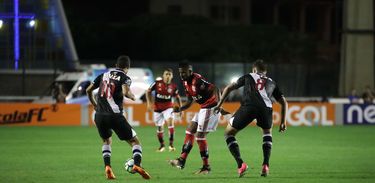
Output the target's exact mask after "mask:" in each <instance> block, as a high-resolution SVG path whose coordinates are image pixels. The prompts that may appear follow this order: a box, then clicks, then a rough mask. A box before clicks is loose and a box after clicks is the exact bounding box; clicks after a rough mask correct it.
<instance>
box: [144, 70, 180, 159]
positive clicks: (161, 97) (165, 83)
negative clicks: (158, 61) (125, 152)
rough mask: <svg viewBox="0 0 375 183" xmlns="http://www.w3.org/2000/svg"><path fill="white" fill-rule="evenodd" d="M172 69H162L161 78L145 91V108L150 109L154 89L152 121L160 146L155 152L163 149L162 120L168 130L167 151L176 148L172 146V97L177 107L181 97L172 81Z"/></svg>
mask: <svg viewBox="0 0 375 183" xmlns="http://www.w3.org/2000/svg"><path fill="white" fill-rule="evenodd" d="M172 78H173V70H172V69H170V68H167V69H165V70H164V73H163V79H162V80H157V81H155V82H154V83H153V84H152V85H151V86H150V88H149V89H148V90H147V92H146V99H147V110H148V111H152V106H151V103H152V99H151V92H152V91H155V102H154V122H155V125H156V127H157V137H158V140H159V143H160V147H159V148H158V149H157V152H163V151H164V150H165V145H164V139H163V136H164V122H165V121H166V122H167V123H168V130H169V147H168V148H169V151H170V152H171V151H175V150H176V148H175V147H174V146H173V137H174V121H173V120H174V119H173V103H172V97H175V98H176V101H177V103H178V108H180V107H181V99H180V95H179V94H178V89H177V85H176V84H175V83H172Z"/></svg>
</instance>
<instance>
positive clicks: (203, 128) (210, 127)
mask: <svg viewBox="0 0 375 183" xmlns="http://www.w3.org/2000/svg"><path fill="white" fill-rule="evenodd" d="M198 115H199V116H198V129H197V132H198V133H197V138H196V139H197V143H198V145H199V151H200V155H201V158H202V161H203V166H202V168H201V169H200V170H199V171H198V172H197V173H199V174H208V173H209V172H210V171H211V168H210V165H209V161H208V159H209V153H208V142H207V140H206V136H207V134H208V133H209V132H213V131H216V127H217V125H218V122H219V117H220V116H219V114H216V113H215V112H214V111H213V109H209V108H205V109H201V110H199V113H198Z"/></svg>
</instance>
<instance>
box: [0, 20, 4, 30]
mask: <svg viewBox="0 0 375 183" xmlns="http://www.w3.org/2000/svg"><path fill="white" fill-rule="evenodd" d="M3 23H4V22H3V20H0V29H1V28H2V27H3Z"/></svg>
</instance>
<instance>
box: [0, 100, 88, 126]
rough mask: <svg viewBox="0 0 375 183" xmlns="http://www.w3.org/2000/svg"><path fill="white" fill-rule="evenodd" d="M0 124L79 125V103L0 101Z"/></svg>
mask: <svg viewBox="0 0 375 183" xmlns="http://www.w3.org/2000/svg"><path fill="white" fill-rule="evenodd" d="M0 125H17V126H72V125H73V126H78V125H81V105H79V104H57V105H51V104H30V103H1V104H0Z"/></svg>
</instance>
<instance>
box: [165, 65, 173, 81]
mask: <svg viewBox="0 0 375 183" xmlns="http://www.w3.org/2000/svg"><path fill="white" fill-rule="evenodd" d="M172 78H173V70H172V69H171V68H166V69H164V72H163V81H164V82H166V83H170V82H171V81H172Z"/></svg>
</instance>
